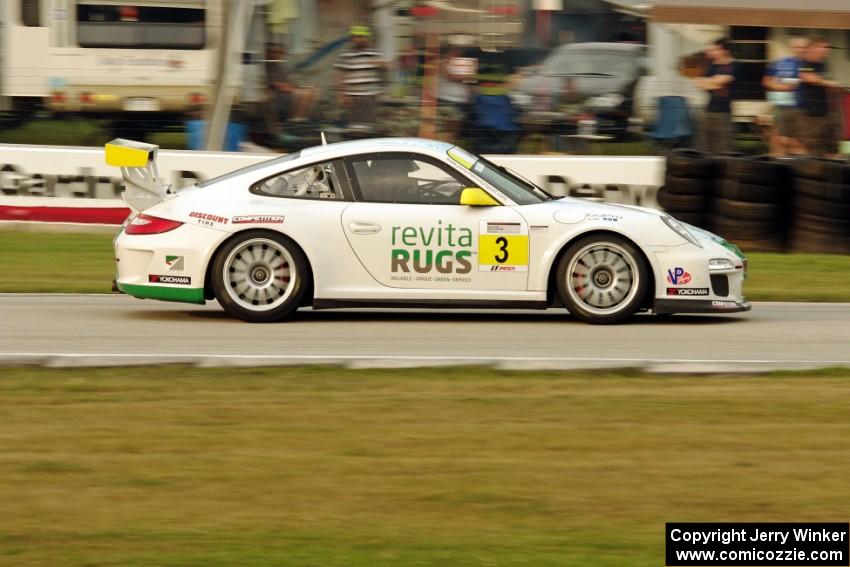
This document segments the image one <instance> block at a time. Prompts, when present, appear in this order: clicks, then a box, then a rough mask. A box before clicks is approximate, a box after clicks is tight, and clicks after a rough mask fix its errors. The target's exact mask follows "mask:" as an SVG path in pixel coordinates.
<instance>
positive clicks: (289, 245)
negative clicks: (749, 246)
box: [106, 138, 750, 323]
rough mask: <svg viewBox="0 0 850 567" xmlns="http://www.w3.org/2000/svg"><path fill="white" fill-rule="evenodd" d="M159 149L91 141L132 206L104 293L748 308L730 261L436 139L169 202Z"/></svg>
mask: <svg viewBox="0 0 850 567" xmlns="http://www.w3.org/2000/svg"><path fill="white" fill-rule="evenodd" d="M156 153H157V147H156V146H153V145H149V144H141V143H136V142H130V141H126V140H114V141H113V142H110V143H109V144H107V146H106V157H107V162H108V163H110V164H112V165H116V166H119V167H121V168H122V171H123V174H124V179H125V181H126V187H127V189H126V191H125V192H124V199H125V201H127V202H128V203H129V204H130V206H131V208H132V209H133V210H134V214H133V215H132V216H131V217H130V218H129V219H128V221H127V222H126V223H125V225H124V226H123V228H122V230H121V231H120V233H119V234H118V236H116V238H115V255H116V260H117V266H118V270H117V278H116V283H117V286H118V289H119V290H121V291H122V292H124V293H126V294H129V295H132V296H135V297H139V298H152V299H161V300H168V301H183V302H188V303H204V302H205V301H207V300H212V299H217V300H218V302H219V304H221V306H222V307H223V308H224V309H225V310H226V311H227V312H228V313H230V314H232V315H234V316H235V317H238V318H240V319H243V320H245V321H252V322H268V321H278V320H281V319H283V318H285V317H287V316H288V315H290V314H292V313H293V312H294V311H295V310H296V309H298V308H299V307H301V306H312V307H313V308H314V309H324V308H340V307H365V306H371V307H375V306H380V307H433V308H445V307H463V308H477V307H485V308H506V309H510V308H540V309H543V308H547V307H551V306H557V305H562V306H564V307H566V309H567V310H568V311H569V312H570V313H571V314H572V315H573V316H574V317H576V318H578V319H581V320H583V321H588V322H591V323H617V322H621V321H624V320H625V319H628V318H629V317H630V316H632V315H633V314H634V313H636V312H638V311H646V310H652V311H654V312H655V313H657V314H670V313H730V312H737V311H747V310H749V309H750V305H749V304H748V303H747V302H746V301H745V300H744V297H743V295H742V284H743V281H744V277H745V271H746V260H745V259H744V257H743V255H742V254H741V253H740V251H739V250H738V249H737V248H736V247H735V246H734V245H732V244H729V243H727V242H726V241H725V240H723V239H722V238H720V237H718V236H715V235H713V234H711V233H708V232H706V231H703V230H700V229H698V228H696V227H692V226H688V225H685V224H683V223H681V222H679V221H677V220H676V219H674V218H672V217H670V216H668V215H666V214H664V213H662V212H660V211H657V210H653V209H646V208H640V207H632V206H624V205H611V204H603V203H596V202H591V201H586V200H583V199H575V198H554V197H551V196H550V195H548V194H546V193H545V192H544V191H543V190H542V189H540V188H539V187H537V186H535V185H533V184H532V183H530V182H528V181H527V180H525V179H523V178H521V177H520V176H518V175H516V174H514V173H512V172H511V171H509V170H508V169H506V168H504V167H500V166H498V165H496V164H494V163H492V162H490V161H488V160H487V159H485V158H482V157H478V156H475V155H472V154H470V153H469V152H467V151H465V150H463V149H461V148H459V147H457V146H453V145H451V144H447V143H442V142H436V141H431V140H422V139H409V138H387V139H375V140H362V141H355V142H342V143H337V144H329V145H323V146H317V147H313V148H307V149H304V150H301V151H299V152H295V153H291V154H288V155H284V156H280V157H275V158H273V159H270V160H268V161H264V162H262V163H259V164H256V165H252V166H249V167H246V168H244V169H240V170H238V171H234V172H232V173H228V174H227V175H223V176H221V177H217V178H214V179H210V180H209V181H204V182H202V183H198V184H197V185H194V186H191V187H187V188H185V189H183V190H180V191H179V192H173V191H172V190H171V189H170V187H169V186H167V185H164V184H163V183H161V181H160V180H159V179H158V176H157V172H156V164H155V159H156Z"/></svg>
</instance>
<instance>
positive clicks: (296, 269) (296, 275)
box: [212, 231, 311, 323]
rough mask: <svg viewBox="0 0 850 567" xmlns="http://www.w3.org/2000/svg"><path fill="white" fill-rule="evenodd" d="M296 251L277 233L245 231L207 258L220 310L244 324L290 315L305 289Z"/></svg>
mask: <svg viewBox="0 0 850 567" xmlns="http://www.w3.org/2000/svg"><path fill="white" fill-rule="evenodd" d="M310 277H311V274H310V268H309V266H308V265H307V259H306V258H305V257H304V253H303V252H301V249H300V248H298V246H297V245H296V244H295V243H294V242H293V241H292V240H290V239H289V238H287V237H285V236H283V235H282V234H277V233H273V232H268V231H247V232H245V233H242V234H239V235H237V236H236V237H234V238H233V239H231V240H230V241H229V242H227V243H226V244H225V245H224V246H223V247H222V248H221V250H219V251H218V254H217V255H216V257H215V260H214V261H213V266H212V285H213V291H214V292H215V298H216V299H217V300H218V302H219V304H221V306H222V307H223V308H224V310H225V311H227V312H228V313H230V314H231V315H233V316H235V317H238V318H239V319H242V320H243V321H248V322H250V323H269V322H272V321H279V320H281V319H283V318H285V317H287V316H288V315H290V314H292V313H293V312H294V311H295V310H296V309H298V306H299V305H301V302H302V300H303V299H304V294H306V293H307V290H308V289H309V287H310V285H309V284H310Z"/></svg>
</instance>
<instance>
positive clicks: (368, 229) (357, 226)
mask: <svg viewBox="0 0 850 567" xmlns="http://www.w3.org/2000/svg"><path fill="white" fill-rule="evenodd" d="M348 228H349V229H350V230H351V232H353V233H354V234H377V233H379V232H381V225H379V224H378V223H376V222H363V221H352V222H350V223H348Z"/></svg>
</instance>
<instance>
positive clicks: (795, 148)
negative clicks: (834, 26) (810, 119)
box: [762, 37, 809, 155]
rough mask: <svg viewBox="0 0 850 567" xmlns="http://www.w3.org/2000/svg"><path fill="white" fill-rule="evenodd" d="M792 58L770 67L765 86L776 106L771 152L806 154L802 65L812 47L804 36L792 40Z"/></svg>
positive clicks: (786, 58)
mask: <svg viewBox="0 0 850 567" xmlns="http://www.w3.org/2000/svg"><path fill="white" fill-rule="evenodd" d="M789 47H790V48H791V53H792V55H791V56H790V57H783V58H782V59H779V60H777V61H774V62H773V63H772V64H771V65H770V66H768V68H767V73H766V74H765V76H764V79H763V80H762V84H763V85H764V87H765V88H766V89H767V91H768V92H767V99H768V100H769V101H770V102H772V103H773V105H774V120H773V135H772V136H771V139H770V149H771V153H772V154H774V155H788V154H801V153H803V146H802V144H801V143H800V140H799V138H800V134H799V132H800V117H799V106H800V96H799V95H800V93H799V83H800V66H801V65H802V63H803V56H804V55H805V53H806V49H808V47H809V40H807V39H806V38H803V37H794V38H791V41H790V42H789Z"/></svg>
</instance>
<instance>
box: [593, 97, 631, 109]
mask: <svg viewBox="0 0 850 567" xmlns="http://www.w3.org/2000/svg"><path fill="white" fill-rule="evenodd" d="M624 100H625V98H624V97H623V95H621V94H620V93H608V94H604V95H597V96H592V97H590V98H589V99H587V105H588V106H591V107H593V108H617V107H618V106H620V105H621V104H623V101H624Z"/></svg>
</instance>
